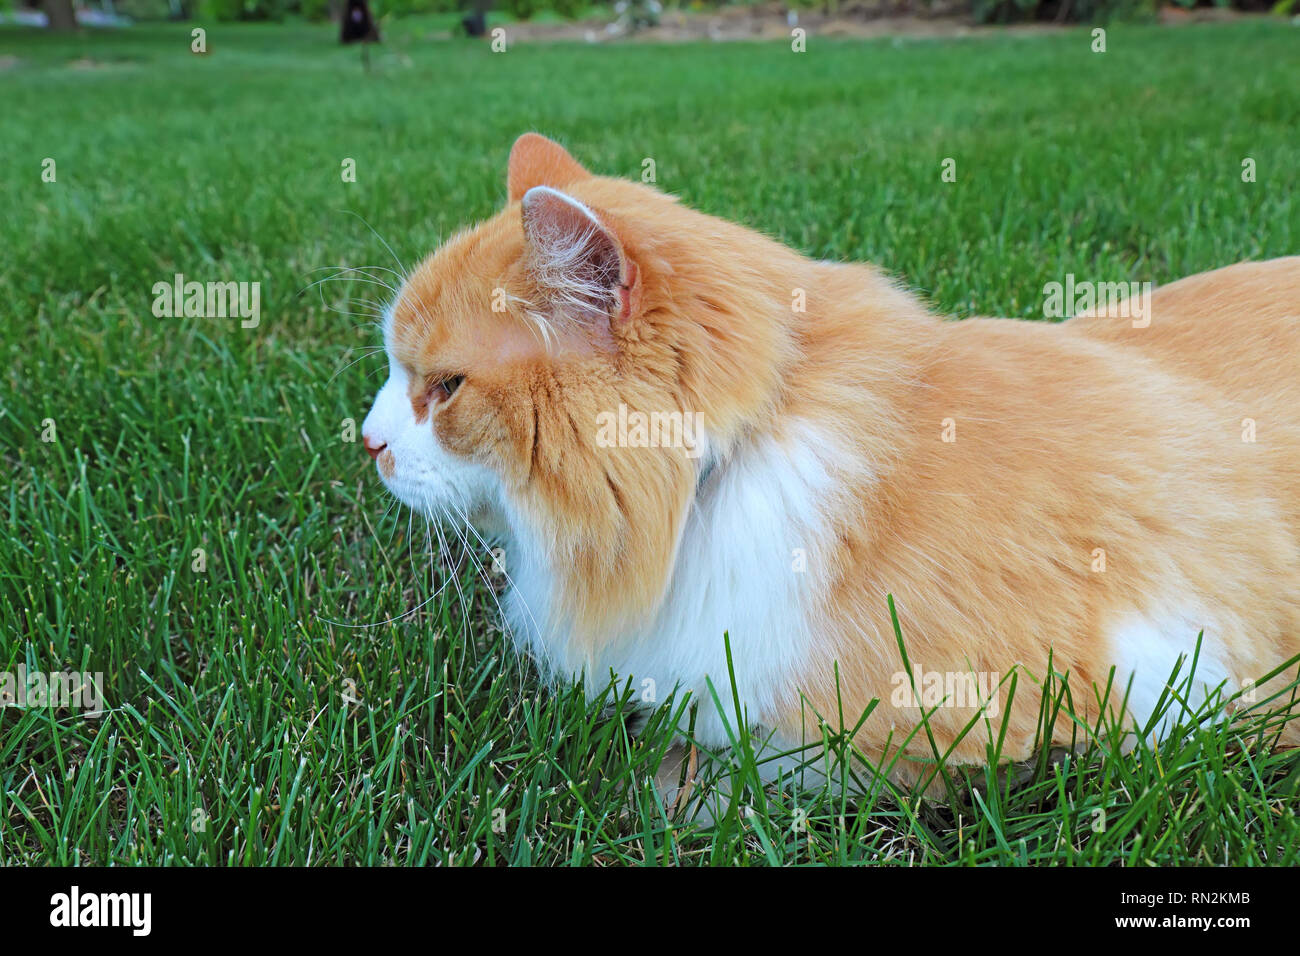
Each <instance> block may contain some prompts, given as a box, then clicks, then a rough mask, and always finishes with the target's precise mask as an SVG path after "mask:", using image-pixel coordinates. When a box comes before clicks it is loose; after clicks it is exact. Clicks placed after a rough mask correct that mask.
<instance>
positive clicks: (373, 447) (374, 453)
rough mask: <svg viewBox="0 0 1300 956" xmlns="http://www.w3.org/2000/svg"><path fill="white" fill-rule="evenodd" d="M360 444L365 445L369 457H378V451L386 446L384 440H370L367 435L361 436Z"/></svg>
mask: <svg viewBox="0 0 1300 956" xmlns="http://www.w3.org/2000/svg"><path fill="white" fill-rule="evenodd" d="M361 444H363V445H365V446H366V453H367V454H369V455H370V457H371V458H378V457H379V453H380V452H381V451H383V450H384V449H385V448H387V447H388V445H387V444H386V443H384V442H372V441H371V440H370V436H369V435H362V436H361Z"/></svg>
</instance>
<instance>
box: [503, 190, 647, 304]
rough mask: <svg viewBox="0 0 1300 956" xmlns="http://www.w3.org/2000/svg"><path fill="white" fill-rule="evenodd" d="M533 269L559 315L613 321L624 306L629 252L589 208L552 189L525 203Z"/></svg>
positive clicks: (528, 197) (533, 194)
mask: <svg viewBox="0 0 1300 956" xmlns="http://www.w3.org/2000/svg"><path fill="white" fill-rule="evenodd" d="M523 219H524V237H525V239H526V240H527V242H528V268H529V271H530V272H531V273H532V275H533V278H534V279H535V280H536V282H537V284H538V285H540V286H541V287H542V288H543V289H544V290H545V291H546V293H547V295H548V296H549V298H550V304H551V305H552V306H553V307H555V308H556V309H557V310H558V311H559V312H561V313H564V314H567V315H572V316H574V317H583V318H590V317H593V315H600V316H604V317H609V315H610V313H611V312H612V311H614V310H615V309H617V308H618V307H619V303H620V299H619V287H620V284H621V283H622V275H623V251H622V248H621V247H620V245H619V242H618V240H617V239H616V238H615V237H614V235H613V233H611V232H610V231H609V230H608V229H607V228H606V227H605V226H604V225H603V224H602V223H601V221H600V219H599V218H598V217H597V215H596V214H595V213H594V212H592V211H591V210H590V209H588V208H587V207H586V206H585V205H583V204H582V203H580V202H579V201H578V200H576V199H574V198H573V197H572V196H567V195H565V194H564V193H562V192H560V191H559V190H557V189H552V188H551V187H549V186H534V187H533V188H532V189H530V190H528V192H526V193H525V194H524V198H523Z"/></svg>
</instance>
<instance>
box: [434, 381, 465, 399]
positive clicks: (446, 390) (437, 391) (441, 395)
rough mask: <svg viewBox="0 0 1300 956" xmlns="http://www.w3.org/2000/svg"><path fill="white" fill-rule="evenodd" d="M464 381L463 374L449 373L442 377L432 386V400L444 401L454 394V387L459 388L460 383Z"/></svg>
mask: <svg viewBox="0 0 1300 956" xmlns="http://www.w3.org/2000/svg"><path fill="white" fill-rule="evenodd" d="M463 381H465V376H464V375H451V376H449V377H447V378H444V379H443V380H442V381H441V382H438V383H437V384H436V385H434V386H433V400H434V401H435V402H445V401H446V400H447V399H449V398H451V397H452V396H453V395H455V394H456V389H458V388H460V383H461V382H463Z"/></svg>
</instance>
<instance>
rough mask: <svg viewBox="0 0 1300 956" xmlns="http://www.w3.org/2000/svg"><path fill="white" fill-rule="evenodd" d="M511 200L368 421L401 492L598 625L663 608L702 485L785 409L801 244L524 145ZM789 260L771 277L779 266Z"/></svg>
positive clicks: (371, 438)
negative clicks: (791, 298) (786, 314)
mask: <svg viewBox="0 0 1300 956" xmlns="http://www.w3.org/2000/svg"><path fill="white" fill-rule="evenodd" d="M508 193H509V198H508V202H507V204H506V206H505V208H504V209H503V210H502V211H501V212H500V213H499V214H498V215H496V216H495V217H493V218H492V219H489V220H488V221H486V222H484V223H482V224H480V225H478V226H476V227H474V228H472V229H469V230H467V231H464V232H461V233H460V234H458V235H456V236H455V237H453V238H452V239H450V240H449V241H448V242H446V243H445V244H444V245H443V246H442V247H441V248H440V249H438V250H437V251H436V252H434V253H433V254H432V255H431V256H430V257H429V258H428V259H426V260H425V261H424V262H423V263H422V264H421V265H420V266H419V267H418V268H416V269H415V270H414V271H413V272H412V273H411V275H410V276H409V277H408V278H407V279H406V281H405V283H404V284H403V286H402V288H401V290H400V292H399V294H398V297H397V300H396V302H395V303H393V305H392V307H391V309H390V310H389V313H388V315H387V318H386V321H385V326H384V344H385V346H386V349H387V353H388V358H389V370H390V372H389V378H388V381H387V382H386V383H385V384H384V386H383V388H382V389H381V390H380V392H379V394H378V395H377V396H376V398H375V403H374V407H373V409H372V410H371V412H370V414H369V415H368V416H367V417H366V420H365V424H364V425H363V428H362V434H363V440H364V442H365V445H366V448H367V450H369V451H370V453H371V455H372V456H373V457H374V458H375V461H376V465H377V467H378V470H379V474H380V477H381V478H382V479H383V482H384V484H385V485H386V486H387V487H388V488H389V490H390V491H392V492H393V494H395V495H397V496H398V497H399V498H400V499H401V500H402V501H404V502H405V503H407V504H408V505H410V506H411V507H413V508H415V509H418V510H420V511H422V512H424V513H426V514H427V515H429V516H430V517H431V518H433V519H437V520H442V519H450V520H452V521H456V522H458V523H461V524H463V523H464V522H466V521H469V522H472V523H474V524H475V525H476V526H477V527H478V528H479V529H480V530H486V531H490V532H493V533H497V534H499V535H501V536H502V538H503V540H504V542H505V546H506V549H507V554H506V565H507V573H509V567H510V563H511V560H512V555H511V554H510V553H509V551H510V548H511V547H515V548H518V549H525V550H526V551H527V552H528V555H527V556H528V558H529V560H530V561H533V562H535V563H538V564H540V565H545V566H548V567H550V568H551V572H550V573H551V574H553V575H554V580H555V592H556V593H555V595H554V603H555V604H556V607H555V608H554V609H555V610H558V611H559V612H560V613H562V614H563V615H564V616H565V618H566V619H567V621H568V622H569V624H570V626H571V627H573V628H574V629H576V630H578V631H590V632H594V631H596V630H603V629H608V628H610V627H618V626H619V625H620V624H624V623H626V622H627V621H628V620H631V619H634V618H635V617H637V616H638V615H644V614H646V613H647V612H649V611H650V610H652V608H653V607H654V606H655V605H656V604H657V602H658V601H659V600H660V599H661V598H662V595H663V593H664V590H665V588H666V586H667V584H668V579H669V576H670V573H671V569H672V565H673V562H674V559H675V554H676V549H677V544H678V541H679V539H680V535H681V529H682V526H683V522H684V521H685V520H686V518H687V515H688V513H689V509H690V507H691V503H692V501H693V498H694V496H695V494H696V490H697V483H698V482H699V480H700V478H701V476H702V475H703V474H704V473H705V472H706V471H707V469H709V468H710V467H711V466H712V465H713V464H714V463H715V462H718V461H720V460H722V459H723V458H725V456H726V455H727V453H728V450H729V449H730V448H731V447H732V446H733V445H734V444H735V442H736V441H738V440H739V439H740V437H741V436H742V434H743V433H744V432H745V430H746V429H748V428H750V427H752V425H753V423H754V422H756V421H759V420H761V419H762V417H763V416H764V415H765V414H770V410H771V407H772V405H773V403H774V402H775V401H776V397H777V394H778V392H779V389H780V386H781V382H780V368H781V365H782V356H783V354H785V353H786V352H787V351H788V349H789V343H788V341H787V336H786V333H785V331H784V329H783V327H782V325H781V322H780V320H779V319H778V318H776V317H773V316H771V315H769V313H771V312H772V311H773V309H774V305H773V302H774V301H776V302H780V301H781V300H782V298H785V299H786V300H787V301H788V295H789V292H788V286H789V282H788V278H787V279H786V281H785V282H781V281H779V280H773V279H771V278H770V277H768V275H767V273H768V272H770V269H765V268H764V266H765V263H764V261H763V260H764V258H765V257H766V256H770V255H772V254H774V253H775V250H781V252H784V251H785V250H782V249H781V247H780V246H777V245H776V244H775V243H771V242H769V241H768V240H765V239H763V238H762V237H760V236H757V235H755V234H753V233H749V232H748V231H746V230H743V229H741V228H739V227H736V226H732V225H730V224H728V223H725V222H723V221H721V220H717V219H713V218H711V217H708V216H705V215H702V214H700V213H697V212H694V211H692V210H690V209H687V208H686V207H684V206H682V205H680V204H678V203H677V202H676V201H675V200H674V199H672V198H671V197H669V196H666V195H664V194H663V193H660V192H658V191H657V190H656V189H654V188H651V187H649V186H646V185H643V184H640V183H632V182H626V181H621V180H616V179H609V178H604V177H597V176H593V175H591V174H590V173H588V172H587V171H586V170H585V169H583V167H582V166H580V165H579V164H578V163H577V162H576V161H575V160H574V159H573V158H572V157H571V156H570V155H569V154H568V153H567V152H565V150H564V149H563V148H562V147H560V146H559V145H557V144H556V143H554V142H552V141H551V140H548V139H546V138H544V137H542V136H538V135H536V134H531V133H530V134H526V135H524V136H522V137H520V139H519V140H518V141H517V142H516V143H515V144H514V148H513V149H512V150H511V153H510V162H509V174H508ZM768 265H770V263H769V264H768Z"/></svg>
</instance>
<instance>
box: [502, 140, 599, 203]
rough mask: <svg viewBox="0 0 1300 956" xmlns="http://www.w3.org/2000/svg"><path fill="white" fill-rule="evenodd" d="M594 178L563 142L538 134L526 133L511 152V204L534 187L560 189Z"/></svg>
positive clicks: (509, 177) (509, 187)
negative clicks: (569, 152)
mask: <svg viewBox="0 0 1300 956" xmlns="http://www.w3.org/2000/svg"><path fill="white" fill-rule="evenodd" d="M590 175H591V173H589V172H587V171H586V170H585V169H583V168H582V164H581V163H579V162H578V161H577V160H576V159H574V158H573V157H572V156H570V155H569V154H568V153H567V152H566V151H565V149H564V147H563V146H561V145H560V144H559V143H557V142H555V141H554V140H550V139H547V138H546V137H545V136H540V135H538V134H537V133H524V135H523V136H520V137H519V138H518V139H517V140H515V145H514V146H513V147H511V149H510V166H509V172H508V173H507V175H506V186H507V189H508V190H509V192H510V201H511V202H515V201H516V200H519V199H522V198H523V197H524V193H526V192H528V190H530V189H532V188H533V187H534V186H550V187H552V188H555V189H559V188H560V187H563V186H568V185H569V184H570V183H576V182H578V180H581V179H586V178H587V177H588V176H590Z"/></svg>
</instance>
